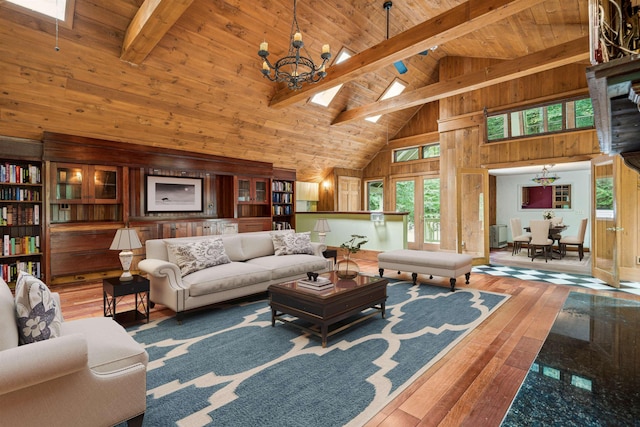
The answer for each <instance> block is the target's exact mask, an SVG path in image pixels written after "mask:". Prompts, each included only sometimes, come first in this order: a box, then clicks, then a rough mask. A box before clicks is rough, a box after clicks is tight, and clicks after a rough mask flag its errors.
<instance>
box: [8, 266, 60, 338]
mask: <svg viewBox="0 0 640 427" xmlns="http://www.w3.org/2000/svg"><path fill="white" fill-rule="evenodd" d="M15 313H16V316H17V319H18V336H19V341H20V344H29V343H32V342H36V341H43V340H46V339H49V338H55V337H59V336H60V325H61V324H62V313H61V312H60V308H59V307H58V304H57V303H56V301H55V299H54V298H53V295H52V294H51V292H50V291H49V288H47V285H45V284H44V283H43V282H42V281H41V280H40V279H38V278H36V277H33V276H32V275H30V274H27V273H25V272H23V271H21V272H20V273H19V274H18V280H17V281H16V305H15Z"/></svg>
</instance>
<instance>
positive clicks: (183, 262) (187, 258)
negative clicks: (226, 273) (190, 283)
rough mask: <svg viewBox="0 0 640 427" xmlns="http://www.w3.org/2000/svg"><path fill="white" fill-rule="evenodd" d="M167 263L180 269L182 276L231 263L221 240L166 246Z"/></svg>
mask: <svg viewBox="0 0 640 427" xmlns="http://www.w3.org/2000/svg"><path fill="white" fill-rule="evenodd" d="M167 252H168V254H169V261H171V262H173V263H174V264H176V265H177V266H178V267H180V273H181V274H182V276H186V275H187V274H191V273H193V272H195V271H198V270H202V269H203V268H207V267H213V266H215V265H220V264H227V263H229V262H231V260H230V259H229V257H228V256H227V254H226V252H225V250H224V244H223V243H222V239H219V238H218V239H204V240H196V241H193V242H189V243H177V244H172V243H168V244H167Z"/></svg>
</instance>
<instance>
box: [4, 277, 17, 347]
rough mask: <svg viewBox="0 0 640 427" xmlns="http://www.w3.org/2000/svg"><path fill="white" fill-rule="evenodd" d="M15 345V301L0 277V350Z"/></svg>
mask: <svg viewBox="0 0 640 427" xmlns="http://www.w3.org/2000/svg"><path fill="white" fill-rule="evenodd" d="M17 346H18V324H17V323H16V303H15V300H14V299H13V294H12V293H11V289H9V286H8V285H7V282H5V281H4V280H3V279H2V278H1V277H0V351H2V350H7V349H9V348H14V347H17Z"/></svg>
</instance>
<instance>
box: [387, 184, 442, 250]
mask: <svg viewBox="0 0 640 427" xmlns="http://www.w3.org/2000/svg"><path fill="white" fill-rule="evenodd" d="M394 205H395V211H396V212H408V213H409V215H408V219H407V247H408V248H409V249H424V250H435V249H438V248H439V247H440V177H439V176H438V175H426V176H416V177H406V178H397V179H395V180H394Z"/></svg>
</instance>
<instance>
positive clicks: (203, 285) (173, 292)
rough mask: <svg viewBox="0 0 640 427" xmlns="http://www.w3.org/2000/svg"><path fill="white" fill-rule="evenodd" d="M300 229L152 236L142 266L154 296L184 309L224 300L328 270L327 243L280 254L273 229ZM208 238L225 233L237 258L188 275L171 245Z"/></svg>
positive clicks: (178, 310) (180, 310)
mask: <svg viewBox="0 0 640 427" xmlns="http://www.w3.org/2000/svg"><path fill="white" fill-rule="evenodd" d="M286 233H295V232H294V230H283V231H271V232H269V231H260V232H252V233H240V234H230V235H222V236H198V237H184V238H170V239H149V240H147V241H146V242H145V247H146V259H144V260H142V261H140V262H139V263H138V268H139V269H140V270H141V271H142V272H144V273H147V275H148V276H147V277H148V278H149V281H150V295H149V297H150V300H151V301H152V302H153V303H156V304H162V305H164V306H166V307H168V308H170V309H171V310H173V311H175V312H176V317H177V319H178V320H181V319H182V315H181V314H182V313H183V312H185V311H188V310H192V309H195V308H199V307H204V306H207V305H210V304H215V303H218V302H221V301H227V300H231V299H235V298H239V297H243V296H247V295H252V294H256V293H260V292H265V291H266V290H267V288H268V287H269V285H271V284H275V283H283V282H287V281H291V280H296V279H299V278H302V277H306V273H307V272H309V271H313V272H326V271H330V270H331V268H332V261H331V260H329V259H326V258H325V257H324V256H323V255H322V252H323V251H324V250H326V245H325V244H323V243H317V242H310V246H311V249H312V251H313V254H292V255H276V254H275V252H276V249H275V248H274V245H273V240H272V238H273V235H274V234H275V235H278V234H280V235H282V234H286ZM205 239H222V242H223V245H224V250H225V252H226V255H228V257H229V259H230V261H231V262H228V263H226V264H220V265H215V266H212V267H207V268H204V269H202V270H198V271H195V272H193V273H190V274H187V275H184V277H183V274H182V272H181V270H180V267H179V266H178V264H177V263H176V262H175V261H174V262H172V261H170V254H169V251H168V250H167V245H171V244H173V245H176V244H185V243H186V244H188V243H193V242H197V241H201V240H205Z"/></svg>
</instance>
